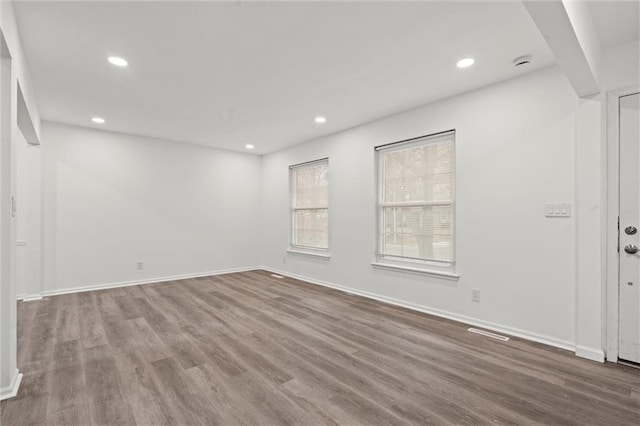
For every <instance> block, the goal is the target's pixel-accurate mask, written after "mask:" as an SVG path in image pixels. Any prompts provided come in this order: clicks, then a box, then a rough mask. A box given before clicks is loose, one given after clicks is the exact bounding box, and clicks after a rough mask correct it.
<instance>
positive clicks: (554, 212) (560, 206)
mask: <svg viewBox="0 0 640 426" xmlns="http://www.w3.org/2000/svg"><path fill="white" fill-rule="evenodd" d="M544 215H545V216H546V217H570V216H571V204H570V203H546V204H545V205H544Z"/></svg>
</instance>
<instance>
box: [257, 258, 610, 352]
mask: <svg viewBox="0 0 640 426" xmlns="http://www.w3.org/2000/svg"><path fill="white" fill-rule="evenodd" d="M260 269H263V270H265V271H269V272H272V273H275V274H279V275H284V276H287V277H291V278H295V279H298V280H301V281H306V282H309V283H312V284H317V285H321V286H324V287H330V288H333V289H336V290H341V291H344V292H346V293H351V294H355V295H358V296H363V297H367V298H369V299H374V300H378V301H380V302H384V303H389V304H391V305H396V306H401V307H403V308H407V309H411V310H414V311H418V312H422V313H425V314H429V315H434V316H437V317H441V318H446V319H450V320H452V321H456V322H461V323H464V324H468V325H473V326H475V327H482V328H485V329H488V330H491V331H496V332H499V333H503V334H509V335H511V336H516V337H520V338H522V339H526V340H531V341H533V342H537V343H542V344H544V345H548V346H553V347H556V348H560V349H565V350H568V351H571V352H576V355H578V356H582V355H579V354H578V353H577V351H576V347H575V344H574V343H573V342H570V341H567V340H561V339H557V338H555V337H551V336H545V335H542V334H538V333H532V332H529V331H526V330H521V329H518V328H514V327H509V326H506V325H501V324H496V323H492V322H489V321H484V320H481V319H478V318H473V317H468V316H466V315H460V314H456V313H453V312H447V311H443V310H441V309H436V308H431V307H428V306H423V305H418V304H415V303H411V302H405V301H403V300H398V299H393V298H391V297H387V296H382V295H379V294H376V293H370V292H367V291H362V290H355V289H352V288H349V287H344V286H341V285H337V284H333V283H329V282H325V281H320V280H316V279H313V278H309V277H305V276H302V275H296V274H292V273H289V272H285V271H280V270H277V269H274V268H269V267H266V266H261V267H260ZM603 356H604V355H603ZM588 358H589V359H593V358H590V357H588Z"/></svg>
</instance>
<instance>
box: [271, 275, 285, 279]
mask: <svg viewBox="0 0 640 426" xmlns="http://www.w3.org/2000/svg"><path fill="white" fill-rule="evenodd" d="M271 276H272V277H273V278H284V277H283V276H282V275H278V274H271Z"/></svg>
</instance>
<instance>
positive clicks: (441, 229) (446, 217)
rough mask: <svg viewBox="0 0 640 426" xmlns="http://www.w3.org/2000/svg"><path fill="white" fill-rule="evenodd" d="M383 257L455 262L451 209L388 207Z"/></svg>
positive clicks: (385, 216)
mask: <svg viewBox="0 0 640 426" xmlns="http://www.w3.org/2000/svg"><path fill="white" fill-rule="evenodd" d="M382 211H383V218H382V223H383V226H384V229H383V230H382V232H383V235H382V254H386V255H389V256H401V257H411V258H416V259H428V260H438V261H442V262H452V261H453V233H452V232H451V231H452V223H453V218H452V214H453V210H452V208H451V206H437V207H429V206H424V207H385V208H383V210H382Z"/></svg>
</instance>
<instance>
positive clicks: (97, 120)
mask: <svg viewBox="0 0 640 426" xmlns="http://www.w3.org/2000/svg"><path fill="white" fill-rule="evenodd" d="M91 121H93V122H94V123H98V124H104V118H102V117H93V118H92V119H91Z"/></svg>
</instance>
